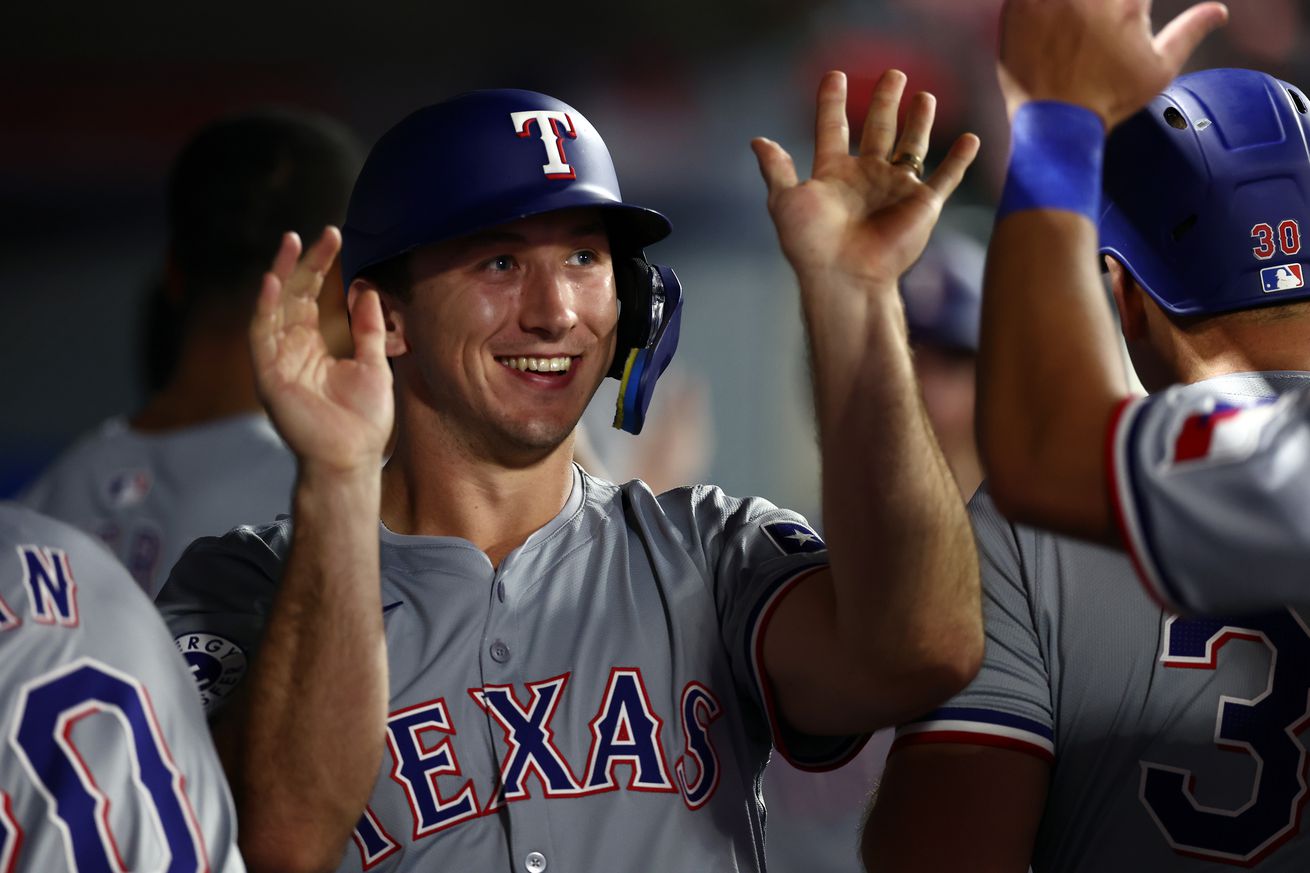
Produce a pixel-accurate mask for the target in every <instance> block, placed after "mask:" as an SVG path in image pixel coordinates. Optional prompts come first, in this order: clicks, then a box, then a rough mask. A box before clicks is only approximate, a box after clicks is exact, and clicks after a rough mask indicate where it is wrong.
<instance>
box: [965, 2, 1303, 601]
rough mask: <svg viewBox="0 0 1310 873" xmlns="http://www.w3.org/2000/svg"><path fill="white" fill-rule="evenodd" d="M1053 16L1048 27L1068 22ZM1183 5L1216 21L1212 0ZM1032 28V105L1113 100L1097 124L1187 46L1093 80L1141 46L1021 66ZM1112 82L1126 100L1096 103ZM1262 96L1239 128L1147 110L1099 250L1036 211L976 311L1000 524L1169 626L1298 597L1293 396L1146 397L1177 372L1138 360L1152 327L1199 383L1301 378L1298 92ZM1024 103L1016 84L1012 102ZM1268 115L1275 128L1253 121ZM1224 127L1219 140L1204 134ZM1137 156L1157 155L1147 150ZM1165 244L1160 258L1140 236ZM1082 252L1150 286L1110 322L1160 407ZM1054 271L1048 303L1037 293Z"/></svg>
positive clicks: (1114, 161)
mask: <svg viewBox="0 0 1310 873" xmlns="http://www.w3.org/2000/svg"><path fill="white" fill-rule="evenodd" d="M1058 5H1059V4H1054V5H1052V7H1051V9H1050V10H1048V11H1047V12H1046V13H1045V16H1046V17H1048V18H1050V19H1051V20H1057V21H1059V22H1061V23H1064V22H1065V21H1066V19H1065V18H1064V16H1065V14H1066V13H1064V12H1061V11H1058V10H1057V7H1058ZM1115 8H1118V7H1115ZM1198 9H1199V13H1198V14H1200V15H1201V16H1203V17H1206V18H1209V19H1210V20H1219V18H1220V17H1221V16H1222V13H1221V12H1220V11H1219V9H1218V7H1216V6H1214V5H1213V4H1210V5H1203V6H1201V7H1198ZM1027 15H1028V13H1027V12H1025V13H1024V16H1025V17H1026V16H1027ZM1089 15H1091V13H1089ZM1023 20H1024V19H1022V18H1018V17H1016V21H1017V22H1019V23H1022V22H1023ZM1045 20H1046V19H1045V18H1043V19H1041V21H1040V22H1039V23H1034V24H1031V25H1026V26H1025V27H1026V29H1024V30H1020V29H1019V28H1018V27H1017V26H1016V27H1015V28H1012V32H1013V33H1014V39H1013V40H1011V41H1010V45H1011V46H1012V47H1013V49H1014V51H1013V52H1012V57H1013V60H1014V61H1016V63H1010V62H1008V61H1007V69H1008V68H1009V67H1014V74H1015V75H1020V74H1022V75H1023V76H1024V77H1026V78H1025V80H1024V81H1022V82H1021V84H1022V86H1023V87H1024V88H1026V89H1027V90H1028V92H1029V93H1032V94H1034V95H1037V96H1042V97H1046V98H1050V99H1055V100H1061V101H1072V102H1074V103H1078V104H1081V105H1083V106H1087V107H1092V108H1093V109H1098V107H1099V104H1106V105H1107V106H1109V104H1108V103H1107V100H1110V101H1113V102H1114V105H1113V106H1112V107H1110V108H1109V109H1108V110H1102V115H1103V116H1104V117H1105V118H1106V119H1107V120H1118V119H1121V118H1126V117H1127V116H1128V115H1130V114H1131V113H1132V112H1133V111H1134V110H1136V109H1137V108H1138V107H1139V105H1141V104H1142V103H1144V102H1145V101H1147V100H1148V99H1149V98H1150V97H1151V96H1152V94H1153V89H1156V88H1159V87H1162V86H1163V85H1164V84H1165V81H1166V79H1165V78H1164V77H1165V76H1166V75H1167V73H1168V72H1171V71H1174V70H1176V69H1177V66H1176V63H1175V62H1180V61H1181V60H1182V57H1183V56H1182V54H1180V53H1179V52H1180V50H1181V49H1184V48H1186V45H1185V44H1184V43H1180V42H1178V41H1177V40H1176V37H1177V36H1178V35H1180V33H1181V32H1178V31H1176V32H1175V33H1173V34H1169V33H1165V32H1162V33H1161V35H1160V37H1159V40H1158V43H1157V45H1158V46H1159V47H1160V48H1161V50H1162V51H1164V52H1166V53H1168V54H1170V58H1169V65H1167V66H1160V65H1158V64H1148V65H1147V67H1145V68H1142V69H1136V68H1133V67H1132V65H1131V64H1128V63H1119V61H1118V60H1115V61H1114V62H1113V63H1112V64H1111V65H1110V67H1109V68H1107V69H1105V70H1103V69H1100V68H1099V67H1095V66H1093V65H1095V64H1099V63H1103V62H1105V58H1107V57H1110V56H1113V57H1115V58H1116V59H1119V58H1122V57H1127V56H1128V54H1130V53H1131V51H1133V50H1136V49H1132V50H1130V49H1126V48H1123V47H1121V46H1117V45H1116V46H1114V47H1113V48H1106V47H1104V46H1102V45H1101V44H1100V43H1099V42H1097V43H1094V44H1093V45H1094V46H1095V50H1094V51H1088V52H1086V53H1084V54H1082V55H1078V56H1076V57H1073V58H1071V59H1069V60H1068V65H1067V67H1066V66H1063V65H1062V63H1057V62H1058V61H1060V59H1061V58H1063V57H1064V55H1063V54H1061V53H1059V52H1051V53H1049V54H1048V55H1047V56H1046V57H1044V58H1037V57H1035V55H1036V54H1037V53H1038V52H1040V51H1045V47H1046V46H1045V43H1047V42H1049V40H1050V39H1052V37H1051V34H1050V31H1049V30H1048V29H1047V27H1046V24H1045V23H1044V22H1045ZM1088 20H1089V21H1092V23H1093V26H1096V27H1102V26H1103V23H1102V22H1100V21H1099V20H1094V19H1092V18H1089V19H1088ZM1135 20H1136V19H1135ZM1033 21H1035V22H1037V21H1038V19H1037V18H1036V17H1034V18H1033ZM1082 24H1083V22H1078V23H1077V24H1076V26H1078V27H1081V26H1082ZM1140 42H1141V39H1140V37H1135V42H1134V43H1133V45H1134V46H1136V48H1137V49H1139V48H1140ZM1038 45H1041V46H1042V48H1040V49H1038V48H1035V46H1038ZM1126 53H1127V54H1126ZM1074 54H1075V55H1077V53H1074ZM1028 55H1034V57H1028ZM1057 69H1060V70H1064V71H1073V70H1075V69H1076V70H1077V75H1078V80H1079V81H1078V83H1076V84H1073V85H1069V86H1065V85H1061V84H1060V83H1058V82H1056V81H1055V80H1054V79H1053V78H1051V74H1052V73H1054V72H1056V71H1057ZM1111 87H1122V88H1123V89H1124V90H1123V91H1122V92H1121V93H1120V94H1118V95H1117V96H1112V92H1111V90H1110V88H1111ZM1265 92H1266V96H1261V97H1260V98H1258V100H1257V102H1256V103H1254V104H1251V105H1250V106H1249V107H1246V110H1247V112H1244V111H1243V107H1240V106H1232V105H1227V106H1226V105H1224V104H1223V103H1222V101H1221V102H1220V105H1219V106H1218V107H1217V108H1216V107H1214V106H1212V105H1210V104H1211V103H1212V102H1213V101H1209V102H1204V101H1198V99H1197V98H1196V96H1195V95H1194V93H1192V89H1191V87H1190V86H1189V85H1187V84H1186V83H1185V82H1179V83H1178V85H1177V87H1176V88H1171V89H1170V90H1169V92H1168V93H1166V94H1164V95H1161V96H1159V97H1157V98H1156V99H1155V100H1154V101H1153V102H1152V103H1151V105H1150V107H1149V109H1148V111H1147V114H1148V115H1151V114H1154V115H1153V117H1154V118H1155V119H1156V122H1157V123H1156V124H1155V125H1154V126H1148V125H1145V124H1144V123H1142V122H1141V121H1135V122H1133V123H1131V124H1124V125H1122V127H1121V128H1120V129H1119V130H1116V132H1115V136H1113V137H1111V139H1110V140H1109V142H1108V144H1107V151H1106V153H1105V162H1106V173H1107V175H1106V183H1107V188H1106V194H1107V198H1108V199H1107V200H1106V201H1105V203H1104V204H1102V205H1101V206H1099V207H1098V208H1097V209H1096V211H1095V212H1094V213H1093V214H1089V215H1088V217H1089V218H1091V219H1092V221H1094V222H1098V223H1099V230H1100V238H1099V240H1098V239H1097V238H1096V237H1095V236H1094V235H1093V227H1092V226H1091V225H1090V224H1087V223H1081V222H1079V223H1078V224H1077V225H1076V226H1075V221H1076V218H1075V217H1074V213H1073V212H1070V211H1068V210H1067V209H1066V210H1064V211H1063V212H1061V213H1060V214H1056V212H1055V211H1054V210H1038V211H1036V212H1041V213H1042V214H1040V215H1038V214H1034V215H1026V214H1023V213H1021V214H1018V215H1016V217H1015V218H1014V219H1013V220H1009V221H1007V222H1006V226H1007V227H1009V228H1010V230H1009V231H1008V236H1007V237H1003V238H1002V239H1001V240H999V241H998V242H997V244H996V246H994V247H993V249H992V252H993V259H992V262H993V264H994V265H996V269H995V270H994V271H993V282H992V284H993V285H994V287H997V288H1002V287H1003V288H1007V289H1011V290H1008V291H1007V293H1005V294H998V295H994V296H993V297H992V298H990V302H991V305H992V310H993V312H995V313H996V314H995V316H994V317H992V318H990V319H988V320H986V322H985V323H986V324H987V325H989V326H990V328H989V330H988V331H985V332H984V333H985V338H984V356H983V357H984V367H985V368H986V369H987V371H988V372H989V373H990V379H989V380H988V382H987V390H986V391H985V392H984V397H985V402H984V404H983V408H982V422H983V431H982V433H983V446H984V451H985V453H986V454H987V455H988V457H989V461H988V463H989V472H990V476H991V487H992V489H993V493H994V495H995V497H996V500H997V502H998V504H999V505H1000V506H1001V507H1002V510H1003V511H1004V512H1005V513H1006V514H1007V516H1009V517H1011V518H1012V519H1014V520H1017V521H1021V522H1024V523H1028V524H1037V525H1041V526H1044V527H1047V528H1049V529H1052V530H1056V531H1060V532H1062V533H1066V534H1070V535H1074V536H1079V537H1084V538H1087V539H1091V540H1094V541H1098V542H1104V543H1113V544H1117V545H1122V546H1124V547H1126V548H1127V549H1128V550H1129V551H1130V552H1131V554H1132V556H1133V559H1134V563H1135V565H1136V566H1137V567H1138V568H1139V570H1140V571H1141V576H1142V579H1143V581H1144V583H1145V584H1146V586H1147V588H1148V590H1149V591H1150V592H1151V593H1152V595H1153V596H1154V597H1156V598H1157V599H1159V600H1161V601H1162V602H1164V603H1166V604H1168V605H1169V606H1170V607H1171V608H1175V609H1180V610H1184V611H1207V612H1208V611H1216V610H1217V611H1223V610H1232V609H1238V610H1249V609H1261V608H1267V607H1269V606H1271V605H1273V604H1277V603H1280V602H1285V601H1287V600H1299V599H1303V595H1302V593H1301V592H1303V591H1304V589H1305V570H1304V568H1305V567H1306V566H1307V564H1308V563H1310V512H1307V509H1310V489H1308V488H1307V487H1306V483H1307V482H1310V448H1308V446H1307V439H1308V438H1310V417H1308V416H1307V412H1306V410H1307V402H1310V400H1308V399H1307V398H1305V397H1301V398H1300V399H1293V398H1288V399H1286V400H1283V401H1281V402H1279V403H1276V404H1268V403H1266V402H1265V401H1268V400H1269V399H1270V398H1269V397H1268V394H1269V392H1268V391H1267V390H1264V389H1258V390H1256V391H1254V392H1247V393H1246V394H1245V395H1244V396H1243V397H1241V398H1233V397H1227V396H1224V395H1222V394H1219V393H1213V392H1208V391H1206V390H1205V389H1203V388H1200V387H1186V388H1182V389H1179V390H1177V391H1175V392H1163V391H1161V389H1163V388H1164V386H1166V385H1168V384H1169V383H1171V382H1173V381H1175V380H1176V379H1177V378H1178V376H1179V375H1180V370H1179V366H1178V365H1179V364H1185V363H1186V361H1183V360H1179V361H1177V362H1165V365H1164V366H1159V365H1158V364H1157V365H1155V366H1152V362H1151V361H1148V360H1147V358H1148V357H1150V353H1149V350H1144V349H1142V348H1141V347H1142V346H1143V345H1144V342H1143V339H1144V338H1145V337H1147V336H1148V335H1154V334H1158V333H1159V332H1160V331H1161V329H1162V328H1163V327H1164V325H1165V322H1166V321H1169V322H1170V323H1171V324H1173V325H1175V326H1178V327H1180V328H1181V329H1182V330H1181V332H1180V333H1178V336H1180V337H1184V338H1186V340H1187V342H1186V344H1179V345H1178V346H1177V347H1176V348H1174V349H1171V351H1170V354H1171V355H1172V356H1173V357H1175V358H1183V357H1187V356H1191V357H1195V358H1199V359H1203V360H1201V361H1200V362H1199V363H1201V364H1204V367H1203V368H1194V372H1195V377H1197V378H1200V377H1204V376H1208V375H1211V374H1214V373H1219V372H1223V371H1225V370H1230V369H1232V370H1301V369H1304V368H1305V367H1306V365H1307V364H1306V359H1305V358H1304V356H1302V355H1301V354H1299V352H1300V351H1302V350H1304V349H1306V348H1307V347H1308V345H1307V339H1308V338H1310V325H1308V323H1307V320H1308V319H1310V313H1307V312H1306V311H1305V310H1306V308H1307V305H1308V304H1304V303H1296V302H1295V301H1299V300H1304V298H1305V297H1306V295H1307V290H1308V288H1307V285H1306V283H1305V276H1306V272H1305V271H1306V270H1310V246H1307V245H1305V244H1304V243H1303V241H1302V239H1301V236H1302V233H1303V229H1304V228H1306V226H1307V225H1306V221H1307V220H1308V219H1310V200H1307V194H1306V193H1305V192H1306V191H1307V190H1310V155H1307V149H1306V145H1305V143H1306V139H1305V138H1306V136H1307V135H1310V124H1308V123H1307V116H1306V114H1305V112H1306V109H1307V106H1306V103H1305V94H1304V92H1303V91H1301V90H1300V89H1299V88H1298V87H1296V86H1295V85H1292V84H1289V83H1287V82H1278V81H1277V80H1274V79H1272V78H1267V79H1266V81H1265ZM1129 95H1131V98H1132V99H1131V100H1130V99H1129ZM1021 96H1022V95H1021V94H1019V92H1018V91H1017V90H1016V91H1015V92H1014V93H1012V95H1011V98H1012V101H1013V100H1017V99H1020V97H1021ZM1266 103H1269V104H1270V105H1271V106H1272V107H1273V108H1274V109H1276V111H1275V112H1274V113H1273V114H1269V113H1264V114H1261V113H1258V112H1256V113H1255V115H1252V116H1250V117H1248V112H1254V111H1255V110H1256V109H1258V108H1259V107H1262V106H1264V105H1265V104H1266ZM1107 112H1110V113H1112V114H1108V115H1107V114H1106V113H1107ZM1164 113H1169V118H1168V119H1166V118H1165V116H1164ZM1218 113H1222V114H1223V115H1224V116H1225V118H1218V117H1216V115H1217V114H1218ZM1225 120H1226V122H1227V130H1228V132H1226V133H1221V132H1220V129H1219V127H1218V126H1216V124H1217V123H1218V122H1222V121H1225ZM1270 124H1275V125H1278V130H1276V131H1274V130H1270V129H1269V125H1270ZM1167 125H1169V126H1167ZM1172 125H1180V126H1178V127H1175V126H1172ZM1153 140H1161V141H1171V142H1172V143H1173V145H1172V147H1171V148H1170V149H1167V150H1160V148H1159V145H1160V143H1159V142H1155V141H1153ZM1143 149H1147V150H1148V151H1149V150H1151V149H1156V154H1157V155H1158V160H1153V161H1152V162H1151V163H1150V164H1147V163H1145V162H1143V161H1142V160H1141V159H1140V155H1141V153H1142V152H1143ZM1084 175H1086V174H1084ZM1089 178H1090V177H1089ZM1115 185H1117V189H1115V190H1111V188H1110V187H1109V186H1115ZM1079 187H1080V186H1074V188H1073V190H1078V189H1079ZM1084 187H1085V183H1084ZM1094 193H1095V192H1093V194H1094ZM1116 201H1123V202H1127V203H1130V204H1131V209H1133V210H1134V213H1133V214H1132V215H1129V214H1128V213H1127V212H1125V211H1123V210H1124V207H1122V206H1117V205H1116ZM1029 224H1040V225H1041V226H1038V227H1029V226H1028V225H1029ZM1165 233H1167V234H1168V237H1169V239H1168V242H1167V244H1166V243H1164V242H1162V241H1161V240H1160V239H1157V238H1155V237H1154V236H1153V234H1165ZM1047 243H1049V244H1050V245H1052V246H1055V248H1049V247H1047ZM1098 247H1099V249H1100V251H1101V252H1102V253H1103V254H1105V255H1106V256H1107V258H1108V268H1109V270H1110V273H1111V276H1112V278H1113V280H1114V282H1115V283H1116V286H1119V285H1122V284H1124V281H1125V280H1124V279H1123V277H1122V273H1123V271H1124V270H1125V269H1126V270H1127V272H1128V274H1129V277H1130V278H1131V282H1133V283H1136V286H1137V287H1141V288H1143V289H1145V290H1146V291H1147V294H1148V297H1147V298H1144V299H1145V300H1147V301H1148V303H1149V305H1148V306H1136V305H1135V301H1136V300H1137V298H1136V297H1134V296H1133V295H1132V294H1130V295H1129V296H1128V298H1127V299H1126V301H1125V302H1126V303H1127V304H1128V305H1127V308H1125V307H1124V306H1123V305H1122V304H1121V306H1120V312H1121V315H1122V316H1123V317H1122V319H1121V321H1122V326H1123V329H1124V334H1125V336H1126V337H1127V338H1128V340H1129V344H1130V347H1133V346H1136V347H1138V348H1137V349H1136V350H1135V353H1134V361H1135V363H1136V364H1137V369H1138V373H1139V375H1141V376H1142V378H1143V382H1144V383H1145V384H1147V387H1148V388H1150V389H1152V390H1153V391H1160V393H1158V394H1156V395H1154V396H1152V397H1151V398H1147V399H1134V400H1131V401H1129V397H1128V394H1129V391H1128V388H1127V383H1126V379H1125V375H1124V372H1123V368H1122V366H1121V364H1120V360H1119V358H1120V355H1119V344H1118V342H1117V340H1116V337H1115V334H1116V331H1115V328H1114V326H1113V325H1112V323H1111V320H1110V319H1109V318H1108V317H1107V313H1106V307H1105V305H1104V303H1103V295H1102V289H1101V284H1100V283H1099V282H1098V281H1097V279H1096V276H1095V273H1094V272H1093V271H1092V269H1091V267H1090V266H1089V265H1090V263H1091V261H1090V260H1089V259H1088V258H1090V253H1091V252H1092V251H1094V250H1095V249H1096V248H1098ZM998 253H1004V254H1005V259H1004V260H1001V259H999V258H997V257H996V255H997V254H998ZM1121 265H1122V266H1121ZM1039 273H1040V274H1041V278H1040V279H1039V278H1037V276H1038V274H1039ZM1052 277H1059V278H1058V282H1059V284H1060V285H1061V287H1063V288H1065V289H1066V290H1065V291H1064V292H1063V293H1061V294H1057V295H1052V294H1049V293H1048V285H1049V284H1050V282H1051V281H1052ZM1117 293H1118V292H1117ZM1120 296H1121V297H1122V295H1120ZM1201 316H1212V317H1210V318H1202V317H1201ZM1216 316H1217V317H1216ZM988 338H989V339H988ZM1018 348H1022V349H1024V355H1023V356H1017V355H1015V354H1014V349H1018ZM988 350H990V353H989V352H988ZM1235 350H1240V351H1235ZM1142 351H1147V353H1146V354H1142V353H1141V352H1142ZM1204 359H1209V360H1208V361H1207V360H1204ZM1075 373H1076V374H1077V375H1076V376H1074V375H1073V374H1075ZM1252 405H1254V407H1255V408H1252V409H1244V408H1245V407H1250V406H1252ZM1107 482H1108V483H1109V486H1108V487H1107Z"/></svg>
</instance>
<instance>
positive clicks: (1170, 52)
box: [1155, 3, 1228, 77]
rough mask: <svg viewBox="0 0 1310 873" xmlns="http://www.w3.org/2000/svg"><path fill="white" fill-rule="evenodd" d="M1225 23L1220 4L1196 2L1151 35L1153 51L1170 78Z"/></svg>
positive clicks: (1224, 7)
mask: <svg viewBox="0 0 1310 873" xmlns="http://www.w3.org/2000/svg"><path fill="white" fill-rule="evenodd" d="M1227 23H1228V7H1227V6H1225V5H1224V4H1222V3H1198V4H1197V5H1195V6H1193V7H1192V8H1191V9H1188V10H1187V11H1185V12H1182V13H1180V14H1179V15H1178V17H1177V18H1175V19H1174V20H1173V21H1171V22H1169V23H1168V24H1166V25H1165V26H1164V28H1163V29H1162V30H1161V31H1160V32H1159V33H1158V34H1156V35H1155V50H1156V52H1157V53H1158V54H1159V55H1160V57H1161V59H1163V60H1164V62H1165V65H1166V66H1167V67H1168V68H1169V71H1170V72H1169V75H1170V77H1173V76H1174V75H1176V74H1177V72H1178V71H1179V70H1181V69H1182V68H1183V64H1185V63H1187V59H1188V58H1189V57H1191V56H1192V52H1194V51H1196V47H1197V46H1198V45H1200V44H1201V40H1203V39H1205V38H1206V37H1207V36H1208V35H1209V34H1210V33H1211V32H1212V31H1214V30H1216V29H1218V28H1220V27H1223V26H1224V25H1225V24H1227Z"/></svg>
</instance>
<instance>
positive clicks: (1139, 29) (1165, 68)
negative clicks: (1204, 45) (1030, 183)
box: [1000, 0, 1228, 130]
mask: <svg viewBox="0 0 1310 873" xmlns="http://www.w3.org/2000/svg"><path fill="white" fill-rule="evenodd" d="M1227 20H1228V8H1227V7H1226V6H1224V5H1223V4H1222V3H1213V2H1211V3H1199V4H1197V5H1195V6H1192V7H1191V8H1190V9H1187V10H1186V11H1184V12H1182V13H1181V14H1179V15H1178V17H1177V18H1175V19H1174V20H1173V21H1171V22H1169V24H1167V25H1166V26H1165V27H1164V28H1163V29H1162V30H1161V31H1160V32H1159V33H1158V34H1154V35H1153V34H1152V31H1151V0H1006V3H1005V6H1004V8H1003V9H1002V10H1001V60H1000V79H1001V90H1002V92H1003V93H1004V94H1005V100H1006V105H1007V107H1008V108H1009V112H1010V115H1011V117H1013V115H1014V112H1015V110H1016V109H1018V107H1019V105H1020V104H1022V103H1024V102H1026V101H1029V100H1060V101H1063V102H1066V103H1076V104H1078V105H1080V106H1085V107H1087V108H1088V109H1091V110H1092V111H1093V112H1095V113H1097V114H1098V115H1100V116H1101V120H1102V121H1103V122H1105V126H1106V129H1107V130H1108V129H1109V128H1111V127H1114V126H1115V125H1116V124H1118V123H1119V122H1120V121H1123V120H1124V119H1125V118H1127V117H1128V116H1130V115H1132V114H1133V113H1134V112H1136V111H1137V110H1139V109H1141V108H1142V107H1143V106H1145V105H1146V104H1147V103H1149V102H1150V101H1151V100H1152V99H1153V98H1154V97H1155V95H1156V94H1158V93H1160V92H1161V91H1163V90H1164V89H1165V86H1167V85H1168V84H1169V83H1170V82H1171V81H1173V79H1174V78H1175V77H1176V76H1177V75H1178V73H1179V71H1180V70H1181V69H1182V67H1183V64H1184V63H1186V61H1187V58H1188V57H1190V56H1191V54H1192V52H1193V51H1194V50H1195V49H1196V47H1197V45H1199V44H1200V42H1201V40H1202V39H1204V38H1205V37H1206V35H1207V34H1209V33H1210V32H1211V31H1212V30H1214V29H1215V28H1217V27H1220V26H1222V25H1223V24H1224V23H1225V22H1227Z"/></svg>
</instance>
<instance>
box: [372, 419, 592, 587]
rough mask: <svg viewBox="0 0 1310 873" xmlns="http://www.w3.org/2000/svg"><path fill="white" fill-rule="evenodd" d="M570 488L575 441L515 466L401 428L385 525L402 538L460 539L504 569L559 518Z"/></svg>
mask: <svg viewBox="0 0 1310 873" xmlns="http://www.w3.org/2000/svg"><path fill="white" fill-rule="evenodd" d="M572 487H573V438H572V436H570V437H569V438H568V439H567V440H565V441H564V443H562V444H561V445H559V446H557V447H556V448H555V449H554V450H552V451H550V452H549V453H547V454H545V455H544V456H543V457H541V458H539V459H537V460H535V461H532V462H530V463H526V464H515V465H513V466H510V465H506V464H504V463H503V462H501V461H498V460H494V459H489V458H487V457H485V456H478V455H477V454H476V453H474V452H471V451H469V450H468V448H467V447H466V446H463V445H461V444H459V443H458V442H457V441H455V440H451V439H447V438H442V437H441V436H440V435H433V434H421V433H417V434H416V433H411V432H409V431H408V429H407V428H405V427H404V426H403V424H402V426H401V428H400V434H399V436H398V438H397V440H396V447H395V451H394V452H393V453H392V455H391V459H390V460H389V461H388V462H387V465H386V467H385V468H384V469H383V471H382V522H383V523H384V524H385V525H386V526H387V527H388V528H389V529H391V530H393V531H395V532H396V533H401V534H410V535H420V536H453V537H461V538H463V539H466V540H468V541H469V542H471V543H473V545H475V546H477V547H478V548H479V549H481V550H482V551H483V552H485V553H486V555H487V557H488V558H489V559H490V560H491V563H492V565H493V566H499V565H500V562H501V560H502V559H503V558H504V557H505V556H506V555H507V554H509V553H510V552H512V551H513V550H514V549H516V548H517V547H518V546H520V545H522V544H523V542H524V541H525V540H526V539H527V538H528V537H529V536H530V535H531V534H532V533H533V532H534V531H536V530H538V529H540V528H541V527H542V526H544V525H545V524H546V523H547V522H549V521H550V520H551V519H552V518H554V517H555V516H556V515H558V514H559V512H560V510H561V509H563V507H564V504H565V503H566V502H567V501H568V498H569V493H570V491H571V490H572Z"/></svg>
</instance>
